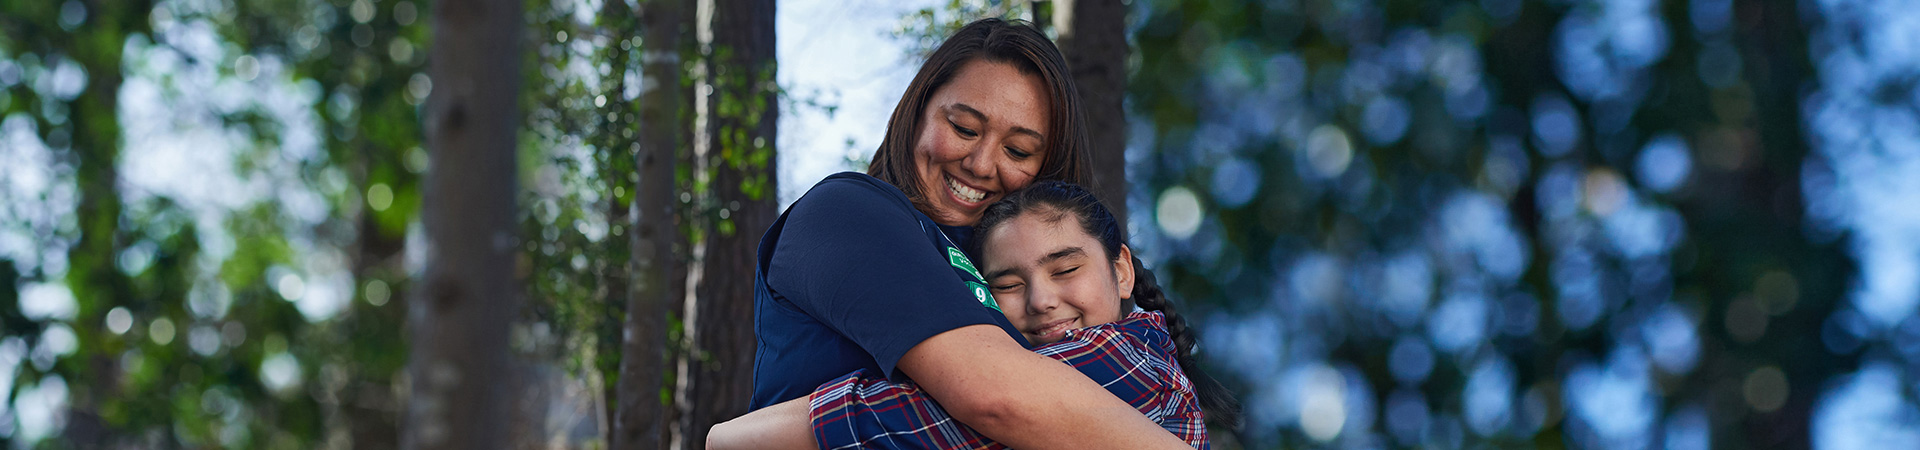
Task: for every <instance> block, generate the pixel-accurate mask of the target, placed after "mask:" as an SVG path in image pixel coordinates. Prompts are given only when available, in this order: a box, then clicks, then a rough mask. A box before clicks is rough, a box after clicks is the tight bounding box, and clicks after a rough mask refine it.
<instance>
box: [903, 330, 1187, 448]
mask: <svg viewBox="0 0 1920 450" xmlns="http://www.w3.org/2000/svg"><path fill="white" fill-rule="evenodd" d="M899 368H900V371H902V372H904V373H906V374H907V376H909V377H912V378H913V379H914V381H915V382H917V383H919V385H920V388H921V389H924V390H926V392H927V393H928V394H930V395H932V396H933V398H934V399H937V400H939V401H940V404H941V405H942V406H944V407H945V408H946V410H947V412H948V413H950V414H952V415H953V417H954V418H955V419H958V420H959V421H960V422H962V423H965V424H967V425H970V426H972V427H973V428H974V429H977V430H979V431H980V432H981V433H983V434H986V435H987V436H988V437H991V438H993V439H994V440H996V441H999V442H1001V443H1004V444H1007V445H1008V446H1011V447H1015V448H1023V449H1039V450H1046V449H1067V448H1159V449H1191V448H1193V447H1190V446H1188V445H1187V443H1186V442H1185V441H1182V440H1180V438H1177V437H1174V435H1173V434H1172V433H1168V432H1167V431H1166V430H1165V429H1162V428H1160V425H1159V424H1157V423H1154V422H1153V421H1152V420H1148V419H1147V417H1146V416H1144V415H1141V414H1140V411H1137V410H1135V409H1134V408H1133V406H1131V405H1128V404H1127V403H1126V402H1123V401H1120V399H1119V398H1115V397H1114V396H1113V394H1110V393H1108V392H1107V391H1106V390H1105V389H1104V388H1101V387H1100V385H1098V384H1094V382H1093V381H1092V380H1090V379H1088V378H1087V377H1086V376H1085V375H1081V374H1080V372H1078V371H1075V370H1074V369H1073V368H1072V367H1069V366H1067V365H1066V364H1061V363H1060V362H1059V361H1055V360H1053V359H1051V358H1047V357H1045V356H1040V355H1038V354H1035V353H1033V352H1031V351H1027V349H1026V348H1023V347H1021V346H1020V344H1019V343H1016V342H1014V341H1013V339H1012V338H1011V337H1008V336H1007V334H1006V332H1004V331H1001V330H1000V329H999V328H998V327H994V326H991V325H974V326H967V327H961V328H957V329H953V330H950V331H947V332H945V333H940V334H938V335H934V336H933V337H932V338H928V339H927V340H925V341H921V342H920V344H919V345H916V346H914V347H913V348H912V349H911V350H908V351H907V353H906V355H904V356H902V357H901V358H900V363H899Z"/></svg>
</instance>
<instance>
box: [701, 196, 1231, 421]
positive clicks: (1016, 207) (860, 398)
mask: <svg viewBox="0 0 1920 450" xmlns="http://www.w3.org/2000/svg"><path fill="white" fill-rule="evenodd" d="M976 230H977V235H978V236H980V239H979V240H978V243H979V247H980V248H978V249H976V252H974V254H976V255H981V262H982V263H983V265H982V268H983V269H985V271H986V273H987V280H988V282H989V283H990V286H991V289H992V291H993V296H994V297H995V298H996V299H997V300H998V303H999V304H1000V305H1001V307H1002V308H1005V309H1004V311H1005V315H1006V317H1007V319H1008V320H1010V321H1012V322H1013V323H1014V324H1015V325H1016V327H1018V328H1019V329H1020V330H1021V333H1023V334H1024V335H1025V336H1026V337H1027V338H1028V339H1029V340H1032V341H1033V342H1037V343H1045V344H1046V345H1043V346H1041V347H1038V348H1035V349H1034V351H1035V352H1038V353H1040V354H1042V355H1046V356H1049V357H1052V358H1054V359H1058V360H1060V361H1062V362H1065V363H1067V364H1066V365H1068V366H1071V367H1075V368H1077V369H1079V370H1080V372H1081V373H1084V374H1086V375H1087V376H1088V377H1089V378H1091V379H1092V380H1094V382H1096V383H1099V384H1101V385H1102V386H1106V387H1107V389H1108V390H1110V391H1112V392H1113V393H1114V394H1115V395H1117V396H1119V397H1120V398H1123V399H1127V401H1128V402H1129V403H1131V404H1132V405H1133V406H1134V407H1135V408H1137V409H1138V410H1139V411H1141V412H1142V413H1144V414H1146V415H1147V416H1148V417H1149V418H1151V419H1153V420H1154V421H1156V422H1159V423H1160V425H1161V426H1162V427H1164V428H1165V429H1166V430H1167V431H1169V432H1172V433H1173V434H1175V435H1177V436H1180V437H1181V438H1182V439H1185V440H1186V441H1187V442H1188V443H1190V444H1192V445H1193V446H1194V447H1196V448H1201V449H1205V448H1209V445H1208V442H1207V434H1206V427H1205V425H1204V423H1203V422H1204V421H1205V420H1206V419H1207V418H1209V417H1211V418H1213V419H1215V420H1216V422H1217V423H1222V424H1225V425H1226V426H1228V427H1232V426H1233V424H1235V423H1237V422H1238V420H1239V419H1238V416H1239V405H1238V404H1237V403H1236V402H1235V401H1234V400H1233V399H1232V397H1231V396H1230V395H1229V394H1228V393H1227V392H1226V390H1225V389H1224V388H1223V387H1221V386H1220V385H1219V384H1218V383H1215V382H1214V381H1213V379H1212V378H1210V377H1208V376H1206V375H1205V374H1204V373H1201V372H1199V368H1198V367H1197V366H1196V365H1194V364H1193V361H1192V358H1191V354H1192V350H1193V346H1194V345H1195V340H1194V337H1193V336H1192V333H1191V331H1190V330H1188V329H1187V327H1186V321H1185V320H1183V319H1182V318H1181V317H1180V315H1179V314H1178V313H1177V312H1175V311H1174V310H1173V308H1172V304H1171V303H1170V302H1169V301H1168V299H1167V298H1166V296H1165V295H1163V293H1162V292H1161V290H1160V287H1159V286H1158V284H1157V283H1155V282H1154V277H1153V273H1152V272H1150V271H1147V270H1146V269H1145V268H1144V267H1141V266H1140V264H1139V260H1138V259H1137V258H1134V257H1133V251H1132V249H1131V248H1129V247H1128V246H1127V244H1126V242H1125V237H1124V236H1123V235H1122V234H1123V233H1122V232H1121V229H1120V226H1119V222H1118V221H1116V220H1114V217H1113V215H1112V214H1111V213H1109V212H1108V211H1107V209H1106V208H1105V207H1104V206H1102V205H1101V204H1100V202H1099V201H1098V200H1096V199H1095V198H1094V196H1093V194H1092V193H1089V192H1087V191H1086V189H1084V188H1081V187H1079V186H1075V185H1072V184H1067V183H1061V182H1055V181H1043V182H1039V183H1035V184H1034V185H1032V186H1029V187H1027V188H1026V189H1022V190H1020V191H1018V192H1015V193H1014V194H1012V195H1010V196H1008V197H1007V198H1006V199H1004V200H1002V201H1000V202H999V203H995V204H994V205H993V206H991V207H989V208H988V209H987V211H986V213H985V215H984V216H983V218H982V219H981V220H980V223H979V225H977V226H976ZM1102 269H1105V270H1102ZM1136 304H1137V306H1139V308H1140V310H1137V311H1134V312H1131V313H1126V314H1124V315H1123V314H1122V312H1123V311H1128V310H1133V309H1134V307H1135V306H1136ZM1203 407H1204V408H1203ZM1203 409H1204V411H1205V413H1203ZM783 422H784V423H783ZM808 422H811V429H812V434H811V435H810V436H794V435H787V436H778V435H772V434H764V433H774V432H778V430H782V429H788V430H791V429H797V427H800V426H806V425H807V423H808ZM947 422H950V420H948V417H947V415H946V414H945V413H944V412H943V411H942V410H941V409H940V407H939V405H936V404H934V403H933V402H931V401H929V400H928V399H927V398H926V397H925V395H923V394H922V393H921V392H920V391H919V389H917V388H915V387H914V386H913V385H912V384H911V383H904V384H903V383H894V382H890V381H888V380H886V379H884V378H880V377H874V376H871V375H870V374H867V373H866V372H864V371H856V372H854V373H852V374H849V375H847V376H845V377H841V378H840V379H837V380H834V381H832V382H828V383H826V384H824V385H821V386H820V387H819V388H818V389H816V390H815V391H814V392H813V394H812V395H811V396H810V397H809V398H807V399H796V400H793V401H790V402H788V403H785V404H781V405H776V406H775V407H773V408H767V409H763V410H761V411H757V412H754V413H752V414H749V415H747V416H745V417H742V418H740V419H737V420H735V421H733V422H729V423H727V424H724V426H721V427H715V428H714V432H713V436H714V438H713V439H712V440H711V442H713V443H714V444H715V445H712V446H711V447H713V448H722V449H724V448H730V447H729V446H730V445H736V444H737V448H815V447H816V442H817V443H818V444H817V447H818V448H852V447H859V448H879V447H884V448H927V449H949V448H1003V447H1004V446H1003V445H1000V444H999V443H997V442H993V441H992V440H991V439H988V438H986V437H983V436H980V435H979V434H978V433H976V432H975V431H974V430H972V429H970V428H967V427H966V426H964V425H953V424H948V423H947ZM756 434H760V435H756ZM756 439H757V440H756ZM780 439H786V441H780Z"/></svg>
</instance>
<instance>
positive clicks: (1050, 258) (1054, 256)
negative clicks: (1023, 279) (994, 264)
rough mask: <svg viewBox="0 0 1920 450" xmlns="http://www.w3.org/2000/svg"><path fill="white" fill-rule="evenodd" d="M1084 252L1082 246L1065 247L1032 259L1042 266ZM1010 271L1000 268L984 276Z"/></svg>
mask: <svg viewBox="0 0 1920 450" xmlns="http://www.w3.org/2000/svg"><path fill="white" fill-rule="evenodd" d="M1085 254H1087V250H1086V249H1084V248H1080V247H1066V248H1062V249H1059V250H1055V251H1054V252H1053V253H1048V254H1047V256H1042V257H1040V259H1036V260H1034V261H1033V265H1036V266H1044V265H1047V263H1050V262H1054V261H1059V260H1060V259H1062V258H1066V257H1069V256H1079V255H1085ZM1012 273H1013V269H1012V268H1007V269H1000V270H995V271H992V272H987V276H986V277H984V278H985V279H988V280H992V279H995V278H1000V277H1002V276H1006V275H1008V274H1012Z"/></svg>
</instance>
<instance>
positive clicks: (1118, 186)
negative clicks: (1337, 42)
mask: <svg viewBox="0 0 1920 450" xmlns="http://www.w3.org/2000/svg"><path fill="white" fill-rule="evenodd" d="M1052 14H1053V27H1054V29H1055V30H1056V31H1057V32H1058V33H1060V38H1059V39H1058V41H1059V44H1060V53H1062V54H1063V55H1064V56H1066V58H1067V67H1068V70H1069V71H1071V72H1073V82H1074V83H1075V84H1077V85H1079V87H1080V107H1081V109H1082V111H1083V112H1085V113H1086V118H1087V143H1088V144H1091V145H1092V149H1091V150H1092V154H1091V156H1092V158H1091V159H1092V160H1093V186H1092V187H1093V192H1094V195H1097V196H1099V197H1100V201H1102V202H1104V203H1106V205H1107V208H1108V209H1110V210H1112V211H1113V216H1114V218H1116V219H1119V220H1120V223H1121V224H1123V225H1122V226H1125V225H1124V224H1126V223H1127V112H1126V110H1125V109H1124V107H1125V106H1124V103H1123V102H1122V100H1124V99H1125V98H1126V96H1127V52H1128V49H1127V5H1124V4H1121V3H1120V2H1119V0H1054V5H1053V11H1052Z"/></svg>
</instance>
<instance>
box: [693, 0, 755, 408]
mask: <svg viewBox="0 0 1920 450" xmlns="http://www.w3.org/2000/svg"><path fill="white" fill-rule="evenodd" d="M710 11H712V14H713V15H712V21H713V22H712V27H713V28H712V30H713V31H712V33H713V34H712V36H713V43H712V55H711V56H710V57H709V58H708V66H707V67H708V72H707V73H708V79H709V80H710V82H711V84H712V90H711V91H710V92H711V93H712V95H711V96H709V97H707V98H705V99H702V100H701V101H705V102H708V106H707V108H706V111H708V113H709V114H710V115H709V120H707V126H708V129H707V130H708V136H707V139H709V143H708V147H707V148H708V149H709V150H710V151H709V153H708V155H707V158H709V159H708V161H709V162H710V167H712V168H713V179H712V184H711V186H712V187H713V195H714V198H713V202H712V203H711V204H712V205H714V208H715V209H716V211H715V212H714V216H713V217H714V218H715V219H716V222H715V225H714V227H713V229H712V230H713V231H712V232H710V233H709V234H708V235H707V239H706V242H705V244H706V254H705V260H704V262H703V269H702V276H701V278H702V280H701V283H700V285H699V287H698V288H697V292H698V293H699V298H698V301H696V302H695V303H694V304H692V305H690V306H689V308H688V311H689V312H688V315H687V321H688V323H689V326H688V332H689V334H690V335H691V336H692V337H693V341H692V344H693V350H692V352H691V354H689V355H688V357H687V364H686V369H685V371H684V372H682V373H683V376H686V377H688V379H686V380H682V381H683V382H685V386H686V392H685V394H686V396H685V398H686V399H687V401H688V403H687V404H685V405H682V408H684V410H685V412H686V414H685V416H684V417H682V418H681V426H682V432H683V433H684V434H683V436H684V440H682V443H683V445H687V446H702V445H705V442H706V435H707V429H708V428H710V427H712V426H713V424H714V423H717V422H722V421H725V420H728V419H732V418H734V417H737V416H739V415H740V414H743V413H745V412H746V410H747V402H748V401H749V400H751V398H752V395H753V392H752V389H753V384H752V383H753V352H754V334H753V326H752V324H753V276H754V254H755V251H756V250H757V249H756V247H757V246H758V244H759V242H760V236H761V234H763V233H765V232H766V229H767V226H768V225H771V224H772V223H773V219H774V216H775V208H776V207H777V206H778V204H777V197H776V193H777V192H778V191H777V190H776V189H775V188H774V179H775V177H774V173H775V172H774V159H775V158H774V137H775V130H776V125H777V123H778V117H779V107H778V104H777V103H776V102H777V100H778V98H777V97H776V96H777V92H776V89H775V87H774V86H775V85H774V34H773V33H774V29H773V13H774V2H773V1H772V0H715V1H714V3H713V5H712V8H711V9H710Z"/></svg>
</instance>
